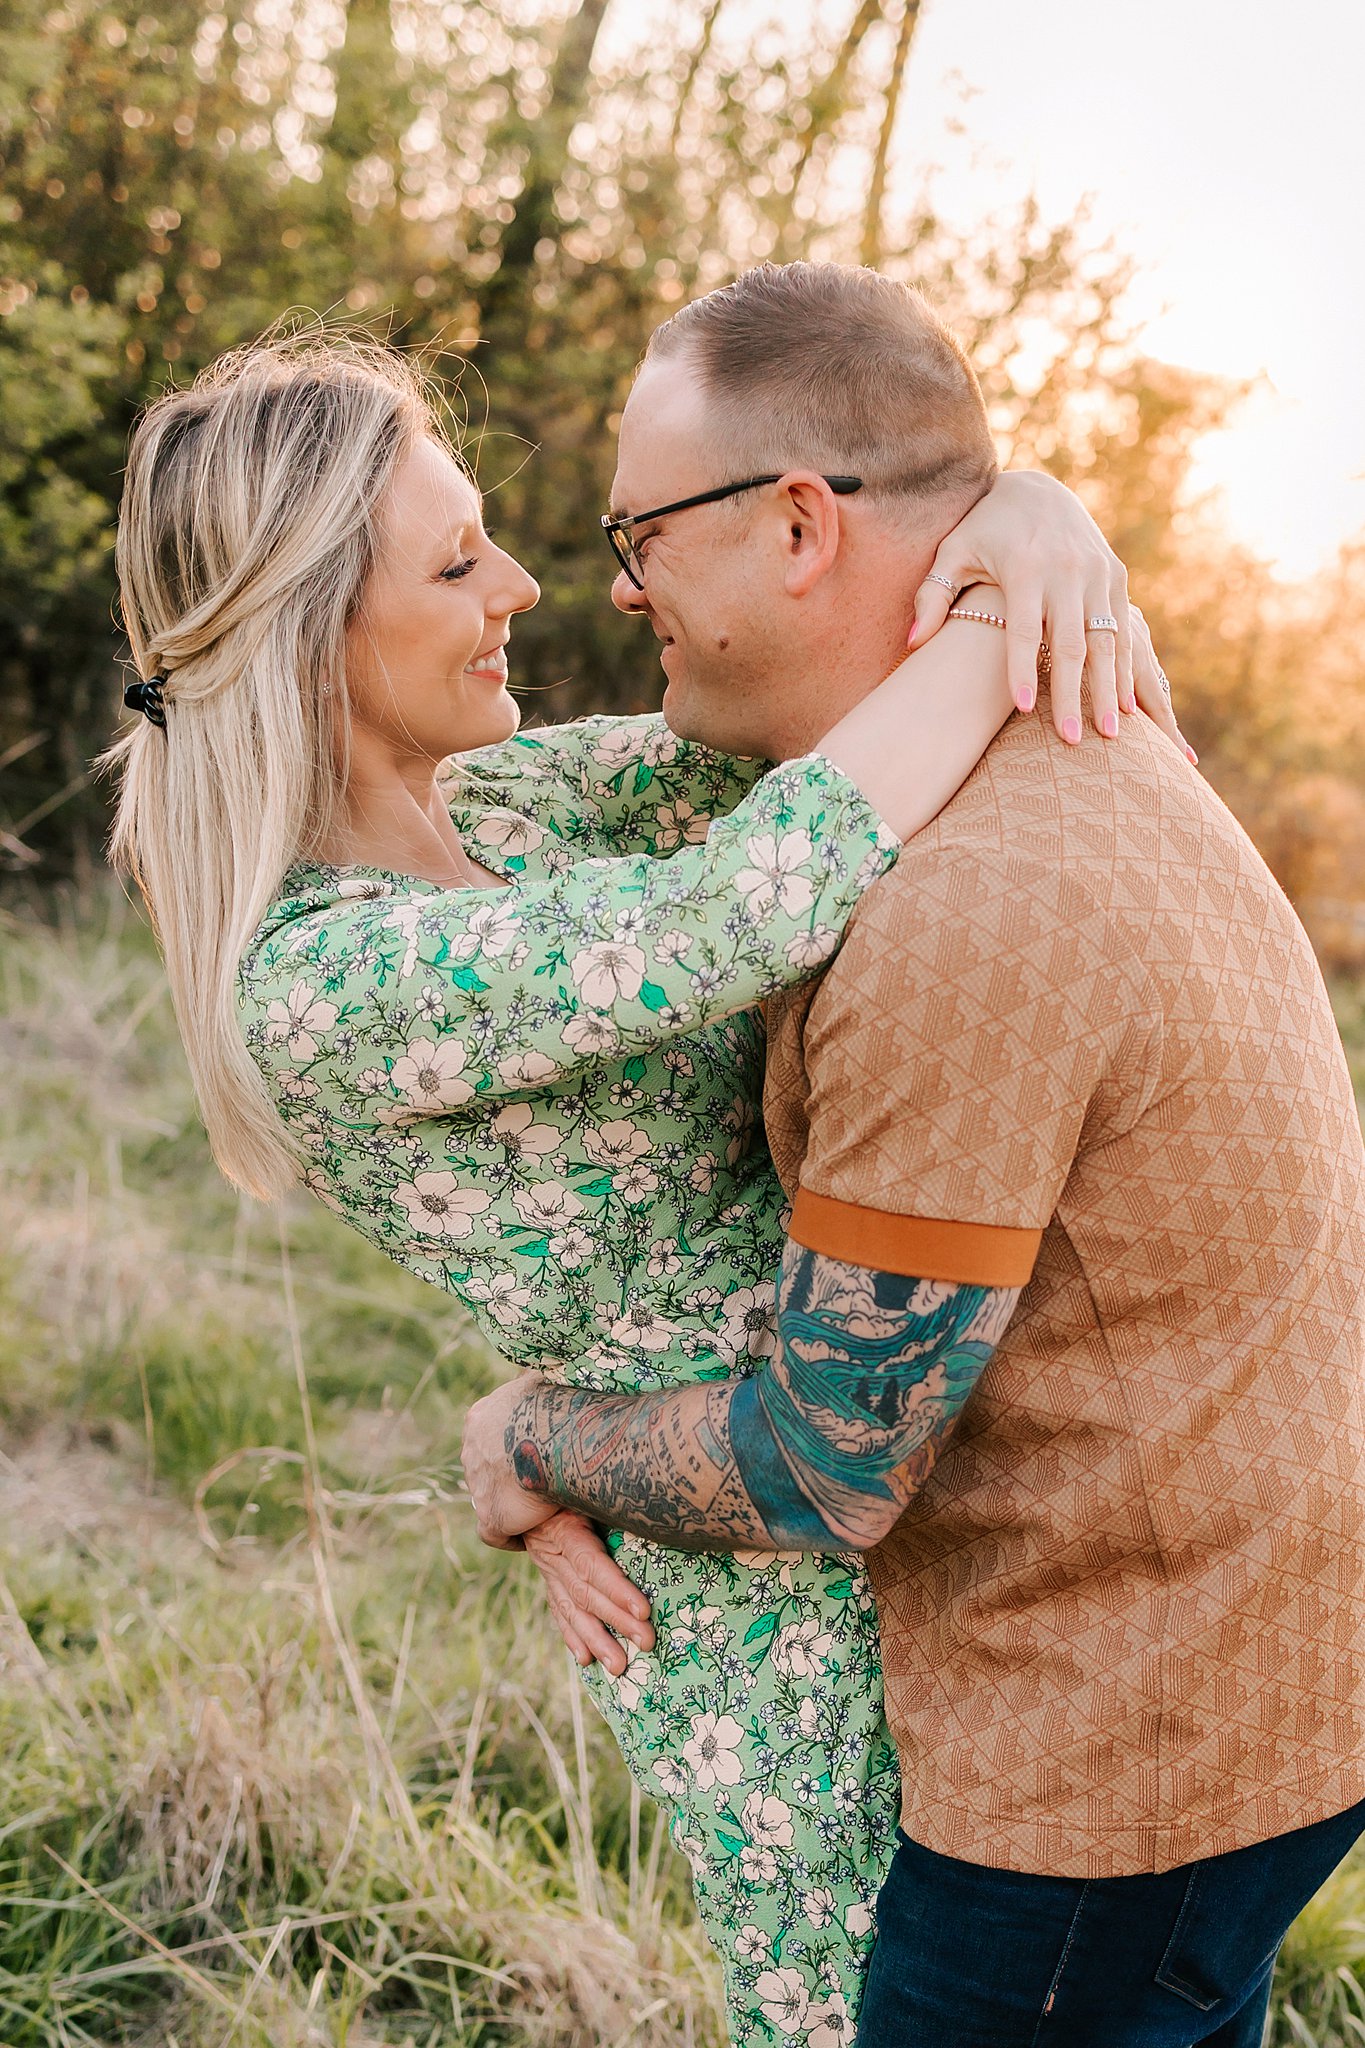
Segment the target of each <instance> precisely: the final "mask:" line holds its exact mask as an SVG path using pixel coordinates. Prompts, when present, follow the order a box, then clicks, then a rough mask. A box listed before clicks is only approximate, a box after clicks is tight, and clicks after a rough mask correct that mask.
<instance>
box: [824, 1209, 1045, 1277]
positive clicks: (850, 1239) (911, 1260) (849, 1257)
mask: <svg viewBox="0 0 1365 2048" xmlns="http://www.w3.org/2000/svg"><path fill="white" fill-rule="evenodd" d="M787 1235H788V1237H790V1238H791V1240H792V1242H793V1243H794V1244H799V1245H803V1246H804V1247H805V1249H806V1250H807V1251H810V1252H823V1253H824V1254H825V1255H826V1257H827V1258H831V1259H843V1260H844V1261H846V1263H847V1264H848V1265H850V1266H872V1267H875V1268H876V1269H877V1271H878V1272H881V1273H899V1274H900V1275H901V1276H902V1278H904V1279H907V1280H951V1281H954V1282H955V1283H956V1284H957V1285H958V1286H960V1287H1026V1286H1027V1285H1028V1282H1029V1279H1030V1277H1031V1275H1032V1273H1033V1265H1034V1261H1035V1260H1036V1258H1037V1256H1038V1247H1039V1245H1040V1244H1041V1243H1042V1241H1043V1233H1042V1231H1041V1230H1009V1229H1006V1228H1005V1227H1004V1226H1003V1225H999V1224H994V1223H950V1222H945V1221H944V1220H943V1219H941V1218H938V1217H930V1216H893V1215H891V1214H889V1213H888V1212H887V1211H886V1210H885V1209H861V1208H859V1207H858V1206H857V1204H856V1203H854V1202H838V1201H835V1200H834V1198H833V1197H832V1196H830V1195H816V1194H812V1193H811V1191H810V1189H809V1188H798V1189H797V1191H796V1201H795V1203H794V1205H793V1207H792V1219H791V1222H790V1223H789V1224H788V1225H787Z"/></svg>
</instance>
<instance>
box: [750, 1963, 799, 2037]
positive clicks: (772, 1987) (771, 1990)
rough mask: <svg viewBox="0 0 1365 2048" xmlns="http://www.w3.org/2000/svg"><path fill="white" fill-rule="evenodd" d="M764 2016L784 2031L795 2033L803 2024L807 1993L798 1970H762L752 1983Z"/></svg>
mask: <svg viewBox="0 0 1365 2048" xmlns="http://www.w3.org/2000/svg"><path fill="white" fill-rule="evenodd" d="M754 1992H755V1994H756V1996H757V1998H758V2002H759V2009H760V2011H761V2012H762V2014H763V2017H764V2019H766V2020H771V2022H772V2024H773V2025H774V2026H775V2027H778V2028H780V2030H781V2031H782V2033H784V2034H794V2033H796V2031H797V2030H798V2028H803V2027H804V2026H805V2024H806V2015H807V2013H808V2012H809V2011H810V1993H809V1991H808V1990H807V1988H806V1980H805V1978H804V1977H803V1976H802V1975H801V1972H800V1971H799V1970H765V1971H764V1972H763V1975H762V1976H761V1977H760V1978H759V1980H758V1982H757V1983H756V1984H755V1986H754Z"/></svg>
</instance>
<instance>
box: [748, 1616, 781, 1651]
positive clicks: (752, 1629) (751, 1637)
mask: <svg viewBox="0 0 1365 2048" xmlns="http://www.w3.org/2000/svg"><path fill="white" fill-rule="evenodd" d="M776 1633H777V1616H776V1615H775V1614H760V1616H759V1617H758V1620H757V1621H752V1622H750V1624H749V1626H748V1628H747V1629H746V1630H745V1634H744V1643H745V1647H746V1648H747V1647H748V1645H749V1644H750V1643H758V1642H762V1641H764V1640H765V1639H766V1638H767V1637H768V1636H771V1635H776Z"/></svg>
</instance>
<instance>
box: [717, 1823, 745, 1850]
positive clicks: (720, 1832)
mask: <svg viewBox="0 0 1365 2048" xmlns="http://www.w3.org/2000/svg"><path fill="white" fill-rule="evenodd" d="M716 1840H717V1841H718V1842H719V1843H720V1846H721V1848H722V1849H724V1850H725V1851H726V1852H727V1854H728V1855H731V1856H738V1855H739V1854H740V1852H741V1851H742V1850H744V1849H747V1848H748V1846H749V1844H748V1843H747V1842H746V1841H745V1840H743V1838H742V1837H741V1836H739V1835H727V1834H726V1832H725V1830H724V1829H723V1828H717V1829H716Z"/></svg>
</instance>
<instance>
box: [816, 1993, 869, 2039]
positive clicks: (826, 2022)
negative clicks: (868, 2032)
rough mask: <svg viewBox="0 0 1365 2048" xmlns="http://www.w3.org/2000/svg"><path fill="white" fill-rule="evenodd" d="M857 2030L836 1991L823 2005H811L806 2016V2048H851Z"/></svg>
mask: <svg viewBox="0 0 1365 2048" xmlns="http://www.w3.org/2000/svg"><path fill="white" fill-rule="evenodd" d="M856 2032H857V2028H856V2027H855V2026H854V2024H853V2015H852V2013H850V2011H849V2009H848V2002H847V2000H846V1999H845V1997H844V1994H843V1992H842V1991H836V1992H834V1994H833V1995H832V1996H831V1997H830V1998H829V1999H828V2000H827V2001H826V2002H825V2004H824V2005H813V2006H812V2007H811V2009H810V2012H809V2014H808V2015H807V2022H806V2048H852V2044H853V2036H854V2034H855V2033H856Z"/></svg>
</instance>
